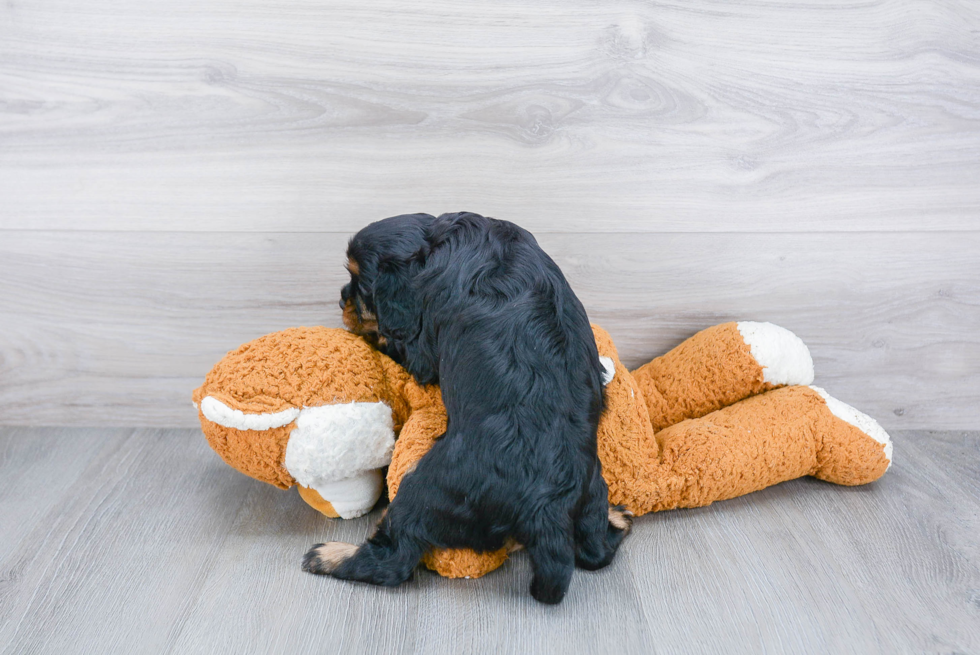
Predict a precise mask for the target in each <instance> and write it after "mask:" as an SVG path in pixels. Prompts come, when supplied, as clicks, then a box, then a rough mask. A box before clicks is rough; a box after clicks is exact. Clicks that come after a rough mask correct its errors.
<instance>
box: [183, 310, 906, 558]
mask: <svg viewBox="0 0 980 655" xmlns="http://www.w3.org/2000/svg"><path fill="white" fill-rule="evenodd" d="M593 331H594V333H595V338H596V345H597V346H598V349H599V354H600V356H601V358H602V360H603V365H604V366H605V367H606V376H605V380H604V381H605V383H606V410H605V412H604V413H603V415H602V419H601V421H600V423H599V433H598V445H599V458H600V460H601V461H602V472H603V477H604V478H605V479H606V482H607V483H608V485H609V502H610V503H611V504H614V505H625V506H626V507H627V508H628V509H629V510H631V511H632V512H633V514H635V515H637V516H639V515H642V514H646V513H647V512H652V511H658V510H664V509H673V508H677V507H699V506H703V505H708V504H710V503H712V502H714V501H716V500H724V499H726V498H733V497H735V496H740V495H743V494H746V493H749V492H751V491H756V490H759V489H763V488H765V487H768V486H770V485H773V484H777V483H779V482H783V481H786V480H792V479H794V478H798V477H802V476H806V475H812V476H814V477H817V478H820V479H822V480H827V481H829V482H834V483H837V484H845V485H858V484H865V483H868V482H871V481H873V480H876V479H878V478H879V477H881V475H882V474H883V473H884V472H885V470H886V469H887V468H888V466H889V465H890V463H891V458H892V454H891V450H892V446H891V442H890V440H889V438H888V435H887V433H885V431H884V430H882V429H881V427H880V426H878V424H877V423H876V422H875V421H874V420H873V419H871V418H870V417H868V416H866V415H864V414H862V413H860V412H858V411H857V410H855V409H854V408H852V407H850V406H848V405H846V404H844V403H842V402H841V401H839V400H836V399H835V398H832V397H831V396H828V395H827V394H826V393H825V392H824V391H823V390H821V389H819V388H816V387H811V386H805V385H809V384H810V382H812V381H813V363H812V360H811V359H810V354H809V351H808V350H807V348H806V346H805V345H804V344H803V342H802V341H800V339H799V338H797V337H796V335H794V334H793V333H791V332H789V331H788V330H785V329H783V328H780V327H778V326H775V325H772V324H771V323H752V322H740V323H725V324H722V325H717V326H715V327H712V328H708V329H706V330H704V331H702V332H699V333H698V334H696V335H694V336H693V337H691V338H690V339H688V340H687V341H685V342H684V343H682V344H681V345H680V346H678V347H677V348H674V349H673V350H671V351H670V352H669V353H667V354H666V355H663V356H662V357H658V358H657V359H655V360H653V361H652V362H650V363H649V364H646V365H644V366H641V367H640V368H638V369H637V370H635V371H633V372H632V373H630V372H629V371H627V370H626V368H625V367H624V366H623V365H622V363H620V361H619V358H618V355H617V353H616V348H615V347H614V346H613V343H612V339H611V338H610V337H609V335H608V334H607V333H606V332H605V331H604V330H602V329H601V328H599V327H596V326H593ZM194 402H195V404H196V405H197V406H198V407H199V410H200V420H201V427H202V428H203V430H204V433H205V435H206V436H207V439H208V442H209V443H210V445H211V447H212V448H214V450H215V451H216V452H217V453H218V454H219V455H220V456H221V457H222V458H223V459H224V460H225V461H226V462H227V463H228V464H230V465H231V466H233V467H235V468H236V469H238V470H239V471H241V472H243V473H245V474H247V475H250V476H252V477H254V478H256V479H259V480H262V481H264V482H268V483H270V484H274V485H276V486H279V487H282V488H288V487H290V486H293V485H298V486H299V487H300V495H301V496H302V497H303V499H304V500H306V501H307V502H308V503H309V504H310V505H312V506H313V507H315V508H316V509H317V510H319V511H321V512H322V513H324V514H326V515H327V516H331V517H337V516H340V517H343V518H351V517H354V516H360V515H361V514H364V513H365V512H367V511H369V510H370V509H371V507H373V506H374V504H375V502H376V501H377V500H378V498H379V497H380V495H381V492H382V473H381V469H382V468H383V467H384V466H385V465H389V468H388V474H387V482H388V493H389V495H390V496H391V497H394V496H395V494H397V492H398V485H399V482H400V481H401V479H402V477H403V476H404V475H406V474H407V473H408V472H410V471H411V470H412V468H413V466H414V464H415V463H416V462H417V461H418V460H419V459H420V458H421V457H423V456H424V455H425V453H426V452H428V450H429V448H431V446H432V444H433V443H434V441H435V440H436V439H438V438H439V437H440V436H442V434H443V432H444V431H445V426H446V415H445V409H444V407H443V406H442V400H441V396H440V393H439V389H438V387H436V386H426V387H423V386H420V385H418V384H416V383H415V382H414V380H412V379H411V377H410V376H409V375H408V373H406V372H405V370H404V369H402V368H401V367H400V366H398V365H397V364H395V363H394V362H393V361H392V360H390V359H389V358H388V357H386V356H384V355H382V354H381V353H379V352H377V351H376V350H374V349H372V348H371V347H370V346H369V345H368V344H367V343H366V342H364V341H363V340H361V339H360V338H359V337H356V336H354V335H352V334H350V333H348V332H346V331H344V330H340V329H329V328H296V329H291V330H285V331H283V332H278V333H275V334H270V335H267V336H265V337H261V338H260V339H256V340H255V341H252V342H250V343H248V344H245V345H244V346H242V347H241V348H239V349H238V350H236V351H233V352H231V353H229V354H228V355H226V356H225V358H224V359H222V360H221V361H220V362H219V363H218V364H217V365H216V366H215V367H214V369H212V371H211V372H210V373H209V374H208V376H207V378H206V379H205V382H204V385H202V386H201V387H200V388H199V389H197V390H195V392H194ZM396 435H397V441H396ZM506 558H507V550H505V549H504V550H500V551H497V552H492V553H476V552H473V551H470V550H435V551H432V552H430V553H428V554H427V555H426V556H425V559H424V562H425V564H426V565H427V566H428V567H429V568H431V569H433V570H435V571H437V572H439V573H440V574H442V575H445V576H449V577H478V576H481V575H484V574H485V573H487V572H489V571H491V570H493V569H495V568H497V567H498V566H500V565H501V564H502V563H503V562H504V560H505V559H506Z"/></svg>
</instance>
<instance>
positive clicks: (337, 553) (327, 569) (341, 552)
mask: <svg viewBox="0 0 980 655" xmlns="http://www.w3.org/2000/svg"><path fill="white" fill-rule="evenodd" d="M356 552H357V546H355V545H354V544H348V543H344V542H343V541H331V542H330V543H327V544H316V545H315V546H313V548H311V549H310V550H309V552H308V553H306V555H304V556H303V570H304V571H306V572H307V573H316V574H317V575H329V574H331V573H333V572H334V571H335V570H336V569H337V567H338V566H340V565H341V564H342V563H343V562H344V560H346V559H347V558H348V557H350V556H352V555H353V554H354V553H356Z"/></svg>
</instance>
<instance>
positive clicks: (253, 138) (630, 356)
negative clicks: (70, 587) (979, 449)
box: [0, 0, 980, 429]
mask: <svg viewBox="0 0 980 655" xmlns="http://www.w3.org/2000/svg"><path fill="white" fill-rule="evenodd" d="M459 209H470V210H473V211H479V212H482V213H485V214H490V215H494V216H497V217H499V218H506V219H510V220H514V221H516V222H518V223H520V224H522V225H524V226H526V227H528V228H529V229H531V230H532V231H534V232H535V233H537V234H538V235H539V237H540V240H541V242H542V244H543V245H544V246H545V247H546V248H547V249H548V250H549V251H550V252H551V253H552V254H553V256H554V257H555V259H556V260H557V261H558V263H559V264H560V265H562V267H563V268H564V269H565V270H566V272H567V273H568V275H569V277H570V278H571V279H572V282H573V284H574V285H575V287H576V289H577V290H578V291H579V293H580V296H581V297H582V299H583V301H584V302H585V304H586V307H587V309H588V310H589V311H590V314H591V315H592V317H593V319H594V320H596V321H597V322H600V323H601V324H603V325H604V326H605V327H606V328H608V329H609V330H610V331H611V332H612V333H613V334H614V336H615V337H616V338H617V342H618V343H619V345H620V348H621V350H622V354H623V356H624V359H625V360H626V361H627V362H628V363H631V364H638V363H641V362H642V361H644V360H645V359H648V358H649V357H651V356H653V355H655V354H658V353H659V352H661V351H663V350H664V349H666V348H668V347H669V346H671V345H673V344H674V343H676V342H677V341H678V340H680V339H681V338H683V337H685V336H687V335H689V334H691V333H692V332H694V331H695V330H697V329H699V328H701V327H705V326H707V325H710V324H712V323H715V322H718V321H723V320H728V319H733V318H749V319H757V320H773V321H776V322H779V323H781V324H784V325H786V326H787V327H790V328H791V329H793V330H795V331H797V332H798V333H799V334H800V335H801V336H803V337H804V339H805V340H806V341H807V342H808V343H809V344H810V345H811V348H812V350H813V353H814V356H815V359H816V363H817V367H818V382H819V383H821V384H823V385H825V386H827V387H828V388H829V389H830V391H831V392H832V393H834V394H835V395H838V396H839V397H841V398H843V399H845V400H847V401H849V402H851V403H853V404H855V405H857V406H858V407H860V408H862V409H865V410H866V411H869V412H870V413H872V414H874V415H875V416H876V417H877V418H879V419H880V420H881V421H882V423H883V424H884V425H886V427H891V428H919V427H927V428H935V429H942V428H944V429H956V428H975V427H976V419H977V410H976V409H975V407H976V406H977V405H978V404H980V336H978V334H977V333H978V328H980V3H976V2H971V1H969V0H962V1H959V2H957V1H954V0H948V1H945V2H939V1H938V0H937V1H928V2H927V1H915V0H887V1H886V0H862V1H860V2H857V1H848V0H843V1H841V2H835V3H832V4H831V3H823V2H809V3H777V2H764V1H756V2H740V3H732V2H722V1H718V2H710V1H707V0H697V1H694V2H684V3H681V2H676V3H670V2H666V3H656V4H654V3H643V2H635V1H626V0H612V1H610V2H604V3H595V2H584V1H583V2H577V1H574V0H569V1H566V0H562V1H561V2H559V1H558V0H546V1H543V2H533V3H532V2H526V1H524V2H516V1H510V2H497V3H493V4H492V5H491V4H490V3H455V2H446V1H435V2H427V3H421V4H420V3H409V2H404V1H397V2H396V1H394V0H387V1H379V2H372V3H368V4H365V3H361V2H354V1H348V2H320V3H315V4H314V3H308V2H302V1H299V0H272V1H270V0H264V1H263V2H255V1H250V0H235V1H234V2H232V1H230V0H212V1H204V2H191V1H190V0H166V1H162V2H156V3H126V2H114V1H113V0H91V1H90V2H85V3H77V2H70V1H68V0H32V1H31V2H27V3H25V2H19V1H17V0H12V1H11V2H7V3H5V4H3V5H2V6H0V258H2V259H0V423H4V424H25V423H26V424H68V425H81V424H88V425H157V426H169V425H186V426H189V425H193V424H194V420H195V418H194V414H193V412H192V410H191V409H190V408H189V402H188V397H189V392H190V390H191V389H192V388H193V387H194V386H195V385H196V384H197V383H198V382H199V380H200V379H201V378H202V377H203V375H204V373H205V372H206V371H207V369H208V368H209V367H210V365H211V364H212V363H213V362H214V361H215V360H216V359H217V358H218V357H220V356H221V354H222V353H223V352H225V351H226V350H228V349H230V348H232V347H234V346H236V345H237V344H238V343H240V342H242V341H244V340H247V339H250V338H253V337H255V336H258V335H260V334H262V333H264V332H268V331H271V330H275V329H280V328H282V327H286V326H290V325H296V324H311V323H323V324H328V325H334V324H338V321H339V316H338V314H339V310H337V309H336V307H335V302H336V297H337V289H338V287H339V285H340V283H341V280H342V268H341V262H342V260H343V247H344V242H345V240H346V238H347V237H348V236H349V235H350V233H352V232H353V231H355V230H356V229H357V228H359V227H360V226H361V225H363V224H365V223H367V222H369V221H371V220H375V219H377V218H381V217H384V216H387V215H391V214H395V213H402V212H406V211H429V212H433V213H438V212H442V211H454V210H459Z"/></svg>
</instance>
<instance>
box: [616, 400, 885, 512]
mask: <svg viewBox="0 0 980 655" xmlns="http://www.w3.org/2000/svg"><path fill="white" fill-rule="evenodd" d="M656 438H657V441H658V442H659V443H660V447H661V460H660V467H661V468H660V473H659V474H658V475H656V476H655V478H656V479H655V480H652V481H651V485H652V486H654V487H655V488H656V490H655V492H654V493H651V494H650V496H649V501H648V504H647V505H646V506H637V507H635V508H633V509H634V511H635V512H636V513H637V514H640V513H644V512H647V511H655V510H662V509H672V508H675V507H698V506H702V505H708V504H710V503H712V502H714V501H716V500H724V499H726V498H734V497H736V496H741V495H743V494H746V493H749V492H752V491H757V490H759V489H763V488H765V487H768V486H771V485H774V484H777V483H779V482H784V481H786V480H792V479H795V478H798V477H802V476H805V475H813V476H815V477H818V478H821V479H823V480H827V481H829V482H835V483H837V484H846V485H856V484H865V483H867V482H871V481H873V480H876V479H878V478H879V477H881V475H882V474H883V473H884V472H885V470H886V469H887V468H888V466H889V464H890V462H891V442H890V441H889V440H888V435H887V434H886V433H885V431H884V430H882V429H881V428H880V427H879V426H878V424H877V423H875V422H874V420H873V419H871V418H870V417H868V416H865V415H864V414H861V413H860V412H858V411H857V410H855V409H853V408H851V407H849V406H847V405H845V404H844V403H842V402H840V401H838V400H836V399H834V398H831V397H830V396H827V395H826V394H824V393H823V392H822V391H821V390H818V389H815V388H811V387H804V386H794V387H787V388H783V389H776V390H773V391H769V392H767V393H764V394H761V395H758V396H754V397H752V398H748V399H746V400H743V401H741V402H739V403H736V404H734V405H732V406H730V407H726V408H724V409H721V410H718V411H716V412H712V413H711V414H708V415H707V416H704V417H702V418H700V419H692V420H687V421H683V422H681V423H678V424H676V425H673V426H671V427H668V428H666V429H664V430H662V431H660V432H659V433H657V435H656Z"/></svg>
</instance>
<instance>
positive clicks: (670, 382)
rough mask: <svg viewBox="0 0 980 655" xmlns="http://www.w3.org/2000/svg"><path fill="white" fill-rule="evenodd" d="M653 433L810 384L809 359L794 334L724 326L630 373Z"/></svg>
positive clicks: (767, 327)
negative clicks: (750, 399)
mask: <svg viewBox="0 0 980 655" xmlns="http://www.w3.org/2000/svg"><path fill="white" fill-rule="evenodd" d="M633 377H634V378H635V379H636V382H637V384H638V385H639V387H640V389H641V391H642V392H643V395H644V397H645V398H646V401H647V407H648V408H649V410H650V417H651V420H652V421H653V429H654V430H655V431H658V430H662V429H663V428H665V427H667V426H669V425H674V424H675V423H679V422H680V421H683V420H684V419H688V418H697V417H699V416H704V415H705V414H708V413H710V412H713V411H715V410H717V409H720V408H722V407H726V406H728V405H731V404H732V403H735V402H737V401H739V400H741V399H743V398H747V397H749V396H751V395H754V394H757V393H760V392H763V391H767V390H769V389H774V388H776V387H779V386H784V385H793V384H810V383H811V382H813V360H812V359H811V358H810V351H809V350H807V347H806V345H805V344H804V343H803V342H802V341H801V340H800V338H799V337H797V336H796V335H795V334H793V333H792V332H790V331H789V330H787V329H785V328H781V327H779V326H778V325H773V324H772V323H753V322H749V321H744V322H741V323H723V324H721V325H716V326H714V327H710V328H708V329H706V330H702V331H701V332H698V333H697V334H695V335H694V336H693V337H691V338H690V339H688V340H687V341H685V342H684V343H682V344H681V345H679V346H677V347H676V348H674V349H673V350H671V351H670V352H668V353H667V354H666V355H663V356H662V357H658V358H657V359H655V360H653V361H652V362H650V363H649V364H645V365H643V366H641V367H640V368H638V369H637V370H635V371H633Z"/></svg>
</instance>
